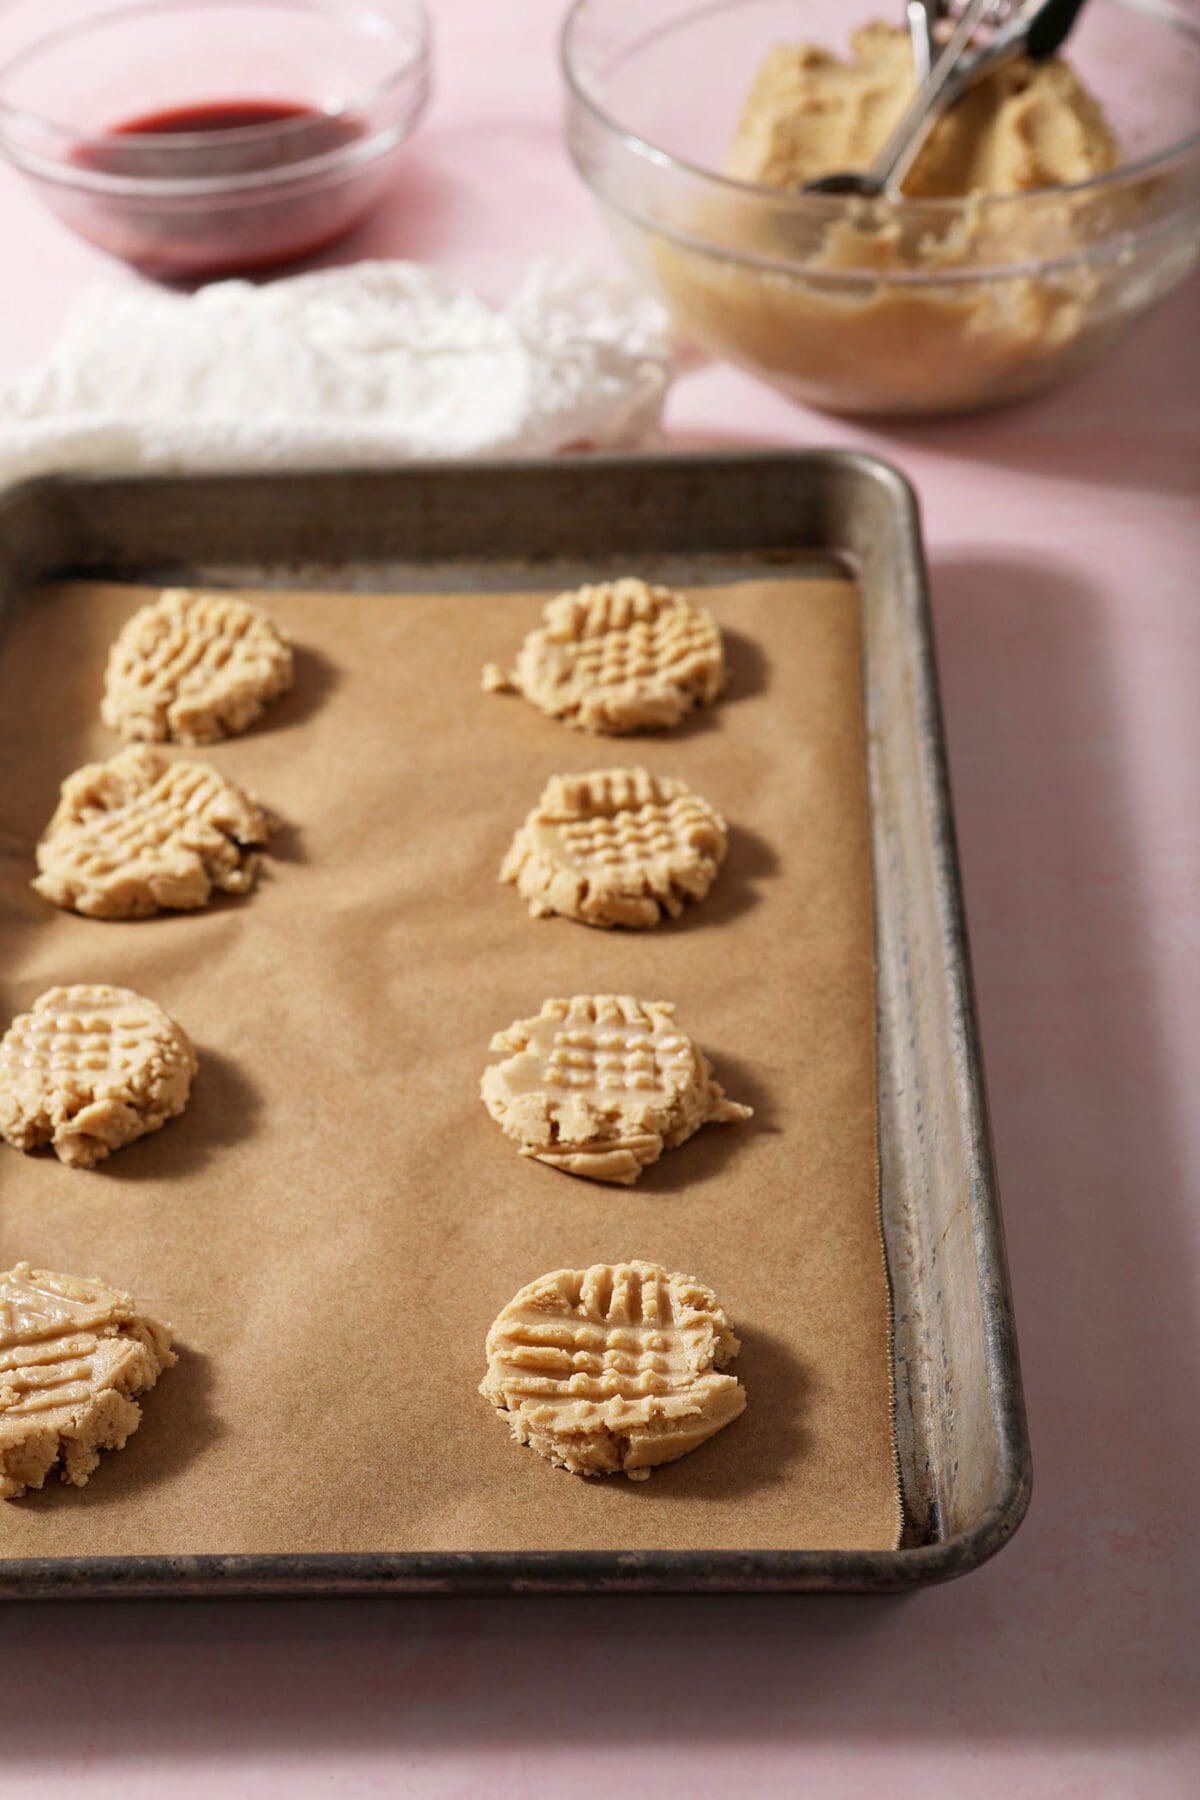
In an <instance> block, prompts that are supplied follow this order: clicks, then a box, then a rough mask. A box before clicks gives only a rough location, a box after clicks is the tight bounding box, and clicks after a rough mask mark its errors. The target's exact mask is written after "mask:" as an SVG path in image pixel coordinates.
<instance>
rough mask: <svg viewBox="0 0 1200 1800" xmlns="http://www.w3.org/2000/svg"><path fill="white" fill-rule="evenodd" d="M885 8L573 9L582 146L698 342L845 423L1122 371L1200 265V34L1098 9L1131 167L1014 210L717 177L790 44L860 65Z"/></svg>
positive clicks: (570, 35)
mask: <svg viewBox="0 0 1200 1800" xmlns="http://www.w3.org/2000/svg"><path fill="white" fill-rule="evenodd" d="M881 11H883V12H886V13H887V14H888V16H891V15H893V14H894V16H895V19H896V20H897V21H899V20H901V19H902V17H903V9H902V8H901V7H900V6H899V5H898V4H897V5H895V6H891V5H889V6H888V7H886V8H884V7H881V5H880V0H868V3H866V4H864V0H700V3H698V4H697V3H696V0H577V4H575V5H574V6H573V8H572V10H571V12H570V14H569V15H568V18H567V22H566V26H565V28H564V33H563V40H562V58H563V70H564V74H565V78H566V83H567V94H568V101H567V121H568V126H567V129H568V139H569V143H570V148H571V153H572V156H573V157H574V160H575V163H576V166H577V167H578V169H579V172H580V174H581V175H582V176H583V179H584V181H585V182H586V183H587V185H588V186H589V188H590V189H591V190H592V193H593V194H594V195H595V197H596V199H597V200H598V201H599V203H600V206H601V208H602V210H603V212H604V215H605V217H606V219H607V221H608V223H609V225H610V227H611V230H612V232H613V234H614V236H615V238H616V240H617V243H618V244H619V246H620V248H621V250H622V251H623V253H624V254H625V256H626V258H627V259H628V261H629V263H630V264H631V265H632V267H633V269H634V270H635V271H636V272H637V274H638V275H639V276H640V277H641V279H642V280H643V281H644V282H645V283H646V285H647V286H648V287H649V288H651V289H652V290H653V292H654V293H655V294H657V295H658V297H659V298H660V299H661V300H662V301H663V302H664V303H665V304H666V306H667V308H668V309H669V311H670V313H671V314H672V316H673V318H674V320H675V322H676V325H677V327H678V329H679V330H680V332H681V333H682V334H683V336H684V337H685V338H687V339H689V340H692V341H694V342H697V343H699V344H700V345H702V346H703V347H704V348H706V349H708V350H710V351H712V352H714V353H715V354H716V355H718V356H721V357H725V358H727V359H728V360H729V361H731V362H734V363H738V364H740V365H741V366H742V367H744V368H747V369H749V370H751V371H753V372H754V373H755V374H757V375H759V376H761V377H762V378H763V379H764V380H766V381H768V382H770V383H771V384H772V385H773V386H774V387H777V388H779V389H781V390H782V391H783V392H785V393H787V394H789V395H791V396H793V397H794V398H796V399H799V400H803V401H805V402H807V403H809V404H810V405H813V406H817V407H821V408H824V409H826V410H827V411H831V412H840V413H875V414H894V415H902V414H936V413H953V412H963V411H968V410H970V409H973V408H977V407H984V406H992V405H996V404H999V403H1001V402H1005V401H1010V400H1016V399H1019V398H1023V397H1024V396H1026V395H1028V394H1033V393H1035V392H1037V391H1038V390H1039V389H1042V388H1046V387H1049V386H1050V385H1051V384H1052V383H1054V382H1056V381H1059V380H1061V379H1062V378H1063V377H1064V376H1067V375H1071V374H1073V373H1074V372H1075V371H1076V370H1079V369H1082V368H1084V367H1085V366H1087V365H1088V364H1090V363H1093V362H1095V361H1096V359H1097V358H1098V357H1100V356H1102V355H1103V354H1104V353H1105V352H1106V351H1107V350H1108V349H1109V347H1110V346H1111V345H1113V344H1115V343H1116V342H1117V340H1118V339H1119V338H1121V337H1123V336H1124V334H1125V333H1126V332H1127V331H1128V330H1129V329H1130V327H1131V326H1133V325H1134V324H1136V323H1137V321H1138V320H1139V319H1141V318H1142V317H1143V316H1144V315H1145V314H1146V313H1147V312H1149V311H1150V309H1151V308H1152V307H1154V306H1156V305H1157V304H1158V303H1159V302H1160V301H1161V300H1162V299H1164V298H1165V296H1166V295H1168V294H1169V293H1170V292H1171V291H1172V290H1173V289H1174V288H1175V287H1177V286H1178V284H1179V283H1180V282H1181V281H1182V280H1183V279H1184V277H1185V275H1187V273H1188V271H1189V270H1190V269H1191V268H1192V267H1193V266H1194V264H1195V263H1196V261H1197V258H1198V256H1200V132H1197V129H1196V127H1197V123H1198V122H1200V23H1198V22H1197V21H1196V19H1195V16H1194V14H1193V19H1192V21H1191V22H1189V21H1188V20H1187V19H1186V18H1185V16H1184V14H1183V12H1182V10H1180V9H1179V7H1177V6H1176V5H1174V4H1172V3H1171V0H1089V4H1088V6H1087V7H1085V9H1084V11H1083V13H1082V15H1081V17H1080V19H1079V22H1078V24H1077V26H1076V29H1075V31H1074V33H1073V34H1072V37H1071V39H1070V42H1069V43H1068V45H1067V46H1066V50H1065V57H1066V60H1067V61H1068V62H1070V63H1071V65H1072V66H1073V67H1074V69H1075V70H1076V72H1077V74H1078V75H1079V76H1080V78H1081V79H1082V81H1083V82H1084V83H1085V85H1086V86H1087V87H1088V88H1090V90H1091V91H1092V93H1093V94H1095V96H1096V97H1097V98H1098V99H1099V101H1100V103H1101V105H1102V107H1103V109H1104V111H1105V113H1106V115H1107V117H1108V120H1109V123H1110V125H1111V126H1112V128H1113V130H1114V131H1115V132H1116V134H1117V137H1118V140H1119V142H1120V143H1121V146H1122V151H1123V155H1124V157H1125V162H1124V164H1123V165H1122V167H1121V168H1119V169H1118V170H1116V171H1114V172H1113V173H1112V174H1109V175H1105V176H1102V177H1098V178H1095V179H1093V180H1090V181H1086V182H1082V183H1079V184H1077V185H1075V186H1060V187H1053V188H1042V189H1038V190H1036V191H1030V192H1026V193H1021V194H1017V195H1009V196H1004V197H995V198H983V197H980V196H975V197H972V198H971V199H967V200H962V199H950V200H946V199H941V200H894V201H893V200H885V201H876V202H864V201H862V200H855V199H849V198H846V197H842V196H832V195H810V194H803V193H800V192H799V191H797V190H789V189H780V188H770V187H764V186H761V185H757V184H755V183H750V182H743V181H737V180H732V179H730V178H728V177H726V176H724V175H722V174H721V173H720V170H721V166H722V163H723V159H724V157H725V154H726V151H727V149H728V146H729V144H730V141H731V139H732V137H733V135H734V130H735V127H736V125H737V122H738V119H739V116H740V113H741V109H742V105H743V102H744V100H745V97H746V93H747V90H748V89H749V87H750V83H751V80H752V78H753V76H754V73H755V71H756V70H757V68H758V66H759V64H760V63H761V61H762V59H763V57H764V55H765V54H766V52H767V50H768V49H769V48H770V47H771V45H773V44H775V43H779V42H798V41H801V40H811V41H813V42H815V43H819V44H821V45H823V46H826V47H828V48H830V49H833V50H837V51H839V52H843V53H844V52H845V50H846V49H847V45H848V38H849V33H850V31H851V29H853V28H854V27H856V26H858V25H860V24H863V23H866V22H867V21H868V20H870V19H872V18H877V17H878V16H879V14H880V12H881Z"/></svg>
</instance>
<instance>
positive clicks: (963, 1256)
mask: <svg viewBox="0 0 1200 1800" xmlns="http://www.w3.org/2000/svg"><path fill="white" fill-rule="evenodd" d="M601 554H602V555H603V556H604V557H605V559H606V560H609V561H611V559H612V557H613V556H614V555H623V556H627V557H629V558H631V559H634V558H636V560H637V563H638V566H639V568H640V569H641V570H643V571H644V572H646V573H647V574H651V575H653V576H655V577H657V578H660V579H666V580H677V581H680V582H687V581H688V580H695V579H697V578H698V577H701V576H702V577H703V578H704V579H707V580H710V581H714V580H732V579H736V578H738V577H739V576H745V575H747V574H755V573H763V572H768V571H770V572H776V573H786V572H788V571H789V570H803V569H813V568H816V569H825V570H828V569H830V568H831V567H836V568H843V569H844V568H845V567H846V566H847V565H848V566H850V567H851V568H852V570H853V572H854V574H855V575H856V577H857V580H858V583H859V588H860V592H861V595H862V602H863V612H864V628H865V630H864V636H865V657H864V695H865V706H866V716H867V728H868V739H869V782H870V794H871V823H872V842H873V854H874V867H875V889H876V938H877V958H878V990H877V991H878V1001H877V1030H878V1055H879V1138H880V1164H881V1207H882V1221H883V1230H884V1239H885V1244H886V1250H887V1262H888V1272H889V1279H890V1282H891V1287H892V1295H893V1304H894V1314H895V1350H894V1354H895V1386H896V1435H897V1446H898V1454H899V1462H900V1475H901V1483H902V1488H903V1496H904V1508H905V1530H904V1536H903V1539H902V1542H901V1545H900V1548H899V1549H897V1550H893V1551H869V1552H868V1551H863V1552H858V1551H806V1550H803V1549H796V1550H788V1551H770V1552H761V1553H755V1554H752V1555H751V1554H745V1553H740V1552H736V1551H728V1552H719V1553H709V1552H704V1553H697V1552H689V1551H666V1550H664V1551H656V1552H646V1553H639V1554H637V1555H622V1554H619V1553H597V1552H589V1553H586V1554H585V1553H579V1554H573V1553H564V1552H557V1551H553V1552H541V1553H537V1554H527V1553H519V1554H518V1553H504V1554H500V1553H494V1552H464V1553H458V1554H454V1555H429V1554H402V1553H398V1554H386V1555H384V1554H354V1555H348V1554H336V1553H331V1554H329V1555H322V1556H305V1557H297V1556H198V1557H135V1558H126V1559H119V1560H117V1559H97V1558H72V1559H68V1560H64V1559H41V1560H37V1559H34V1560H14V1559H3V1558H2V1557H0V1597H5V1598H31V1597H41V1596H45V1597H53V1598H64V1597H69V1596H80V1597H105V1596H109V1597H111V1596H116V1595H185V1594H187V1595H216V1594H230V1595H233V1594H263V1595H270V1594H300V1593H303V1594H318V1593H339V1594H345V1593H380V1594H383V1593H422V1594H428V1593H457V1592H474V1593H480V1592H489V1591H490V1592H513V1591H520V1592H526V1593H534V1592H542V1593H556V1592H557V1593H568V1592H569V1593H579V1592H605V1593H611V1592H616V1591H625V1592H668V1591H674V1592H682V1591H704V1592H755V1591H757V1592H763V1591H770V1590H781V1591H783V1590H786V1591H793V1592H868V1591H875V1592H882V1591H889V1590H898V1589H904V1588H909V1587H914V1586H918V1585H923V1584H926V1583H930V1582H934V1581H941V1580H945V1579H947V1578H948V1577H951V1576H954V1575H959V1574H962V1573H964V1572H966V1571H967V1570H970V1569H972V1568H974V1567H976V1566H977V1565H978V1564H980V1563H981V1562H983V1561H985V1560H986V1559H987V1558H988V1557H989V1556H991V1555H993V1554H994V1553H995V1551H996V1550H998V1549H999V1548H1000V1547H1001V1545H1002V1544H1003V1543H1004V1542H1005V1541H1006V1540H1007V1538H1008V1537H1009V1536H1010V1535H1011V1534H1012V1532H1013V1531H1014V1530H1015V1529H1016V1527H1017V1525H1018V1524H1019V1523H1020V1520H1021V1518H1022V1516H1023V1514H1024V1511H1025V1508H1026V1506H1027V1504H1028V1497H1029V1485H1030V1457H1029V1445H1028V1438H1027V1434H1026V1428H1025V1416H1024V1403H1023V1398H1022V1392H1021V1381H1020V1372H1019V1367H1018V1361H1017V1347H1016V1338H1015V1333H1014V1326H1013V1317H1012V1306H1011V1298H1010V1294H1009V1285H1008V1274H1007V1269H1006V1264H1005V1256H1004V1244H1003V1234H1002V1227H1001V1221H1000V1213H999V1205H998V1200H997V1194H996V1184H995V1174H994V1168H993V1162H992V1152H991V1143H990V1138H989V1131H988V1122H987V1108H986V1099H985V1094H984V1085H983V1074H982V1068H981V1063H980V1054H979V1042H978V1035H977V1028H976V1021H975V1010H974V999H973V995H972V989H971V978H970V965H969V956H968V950H967V939H966V930H965V925H964V919H963V911H962V901H961V894H960V888H959V879H958V870H957V862H956V855H955V845H954V832H953V824H952V820H951V814H950V803H949V793H948V787H947V781H946V766H945V750H944V744H943V737H942V726H941V716H940V709H939V704H938V695H937V682H936V672H935V664H934V654H933V643H932V635H931V629H930V619H929V606H928V594H927V586H926V575H925V567H924V560H923V555H922V549H921V541H920V525H919V519H918V513H917V507H916V502H915V498H914V496H913V494H912V491H911V489H910V488H909V487H908V485H907V484H906V483H905V481H904V480H903V478H902V477H901V476H900V475H898V474H897V473H896V472H895V471H894V470H892V469H890V468H889V467H887V465H885V464H883V463H881V462H878V461H876V460H875V459H873V458H870V457H867V456H863V455H859V454H854V453H848V452H847V453H831V452H812V453H791V454H776V453H765V454H746V455H733V456H731V455H716V456H689V457H686V458H682V457H665V456H650V457H620V458H617V457H613V458H603V459H601V458H587V459H582V458H581V459H578V460H558V461H554V462H546V463H521V464H484V465H480V464H475V465H470V466H458V467H454V466H427V467H410V468H408V469H405V470H403V471H400V472H388V473H381V472H361V473H359V472H338V473H321V472H317V473H312V474H301V475H290V476H257V477H244V476H238V477H221V476H205V477H194V478H188V477H170V478H168V477H151V478H140V479H124V480H109V479H96V478H62V479H58V480H51V481H41V482H37V483H32V484H29V485H28V486H25V487H22V488H17V489H13V490H11V491H10V492H8V493H7V494H6V495H3V496H0V627H2V624H3V614H4V610H5V608H7V607H11V605H12V603H13V600H14V598H15V596H16V594H17V593H18V592H19V590H20V588H21V587H22V585H23V584H25V583H27V582H29V581H31V580H39V579H43V578H47V577H60V576H67V575H76V576H78V575H103V576H109V577H121V578H127V579H131V580H160V579H161V580H178V581H185V582H194V581H218V580H220V581H233V582H237V581H243V582H247V583H253V584H254V585H256V586H270V585H271V584H272V582H273V581H274V582H276V583H279V584H282V583H285V582H286V584H287V585H289V586H293V587H295V586H303V585H305V584H310V585H312V586H314V587H319V586H324V587H331V586H337V587H343V588H346V589H354V588H360V589H364V590H367V589H371V590H380V589H388V588H395V589H396V590H398V591H399V590H402V589H404V590H410V591H411V590H414V589H419V588H426V589H429V590H451V589H454V588H462V589H465V588H471V589H480V588H487V587H490V586H492V587H495V588H497V589H503V588H512V587H520V586H522V585H524V586H526V587H528V586H530V585H542V586H548V585H552V584H553V583H554V582H556V581H559V580H561V581H563V582H564V583H566V582H569V581H571V580H574V579H582V578H583V577H584V576H586V575H587V574H588V572H589V568H591V567H592V566H594V559H595V558H596V557H597V556H598V555H601ZM531 577H533V578H535V579H534V580H531Z"/></svg>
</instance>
